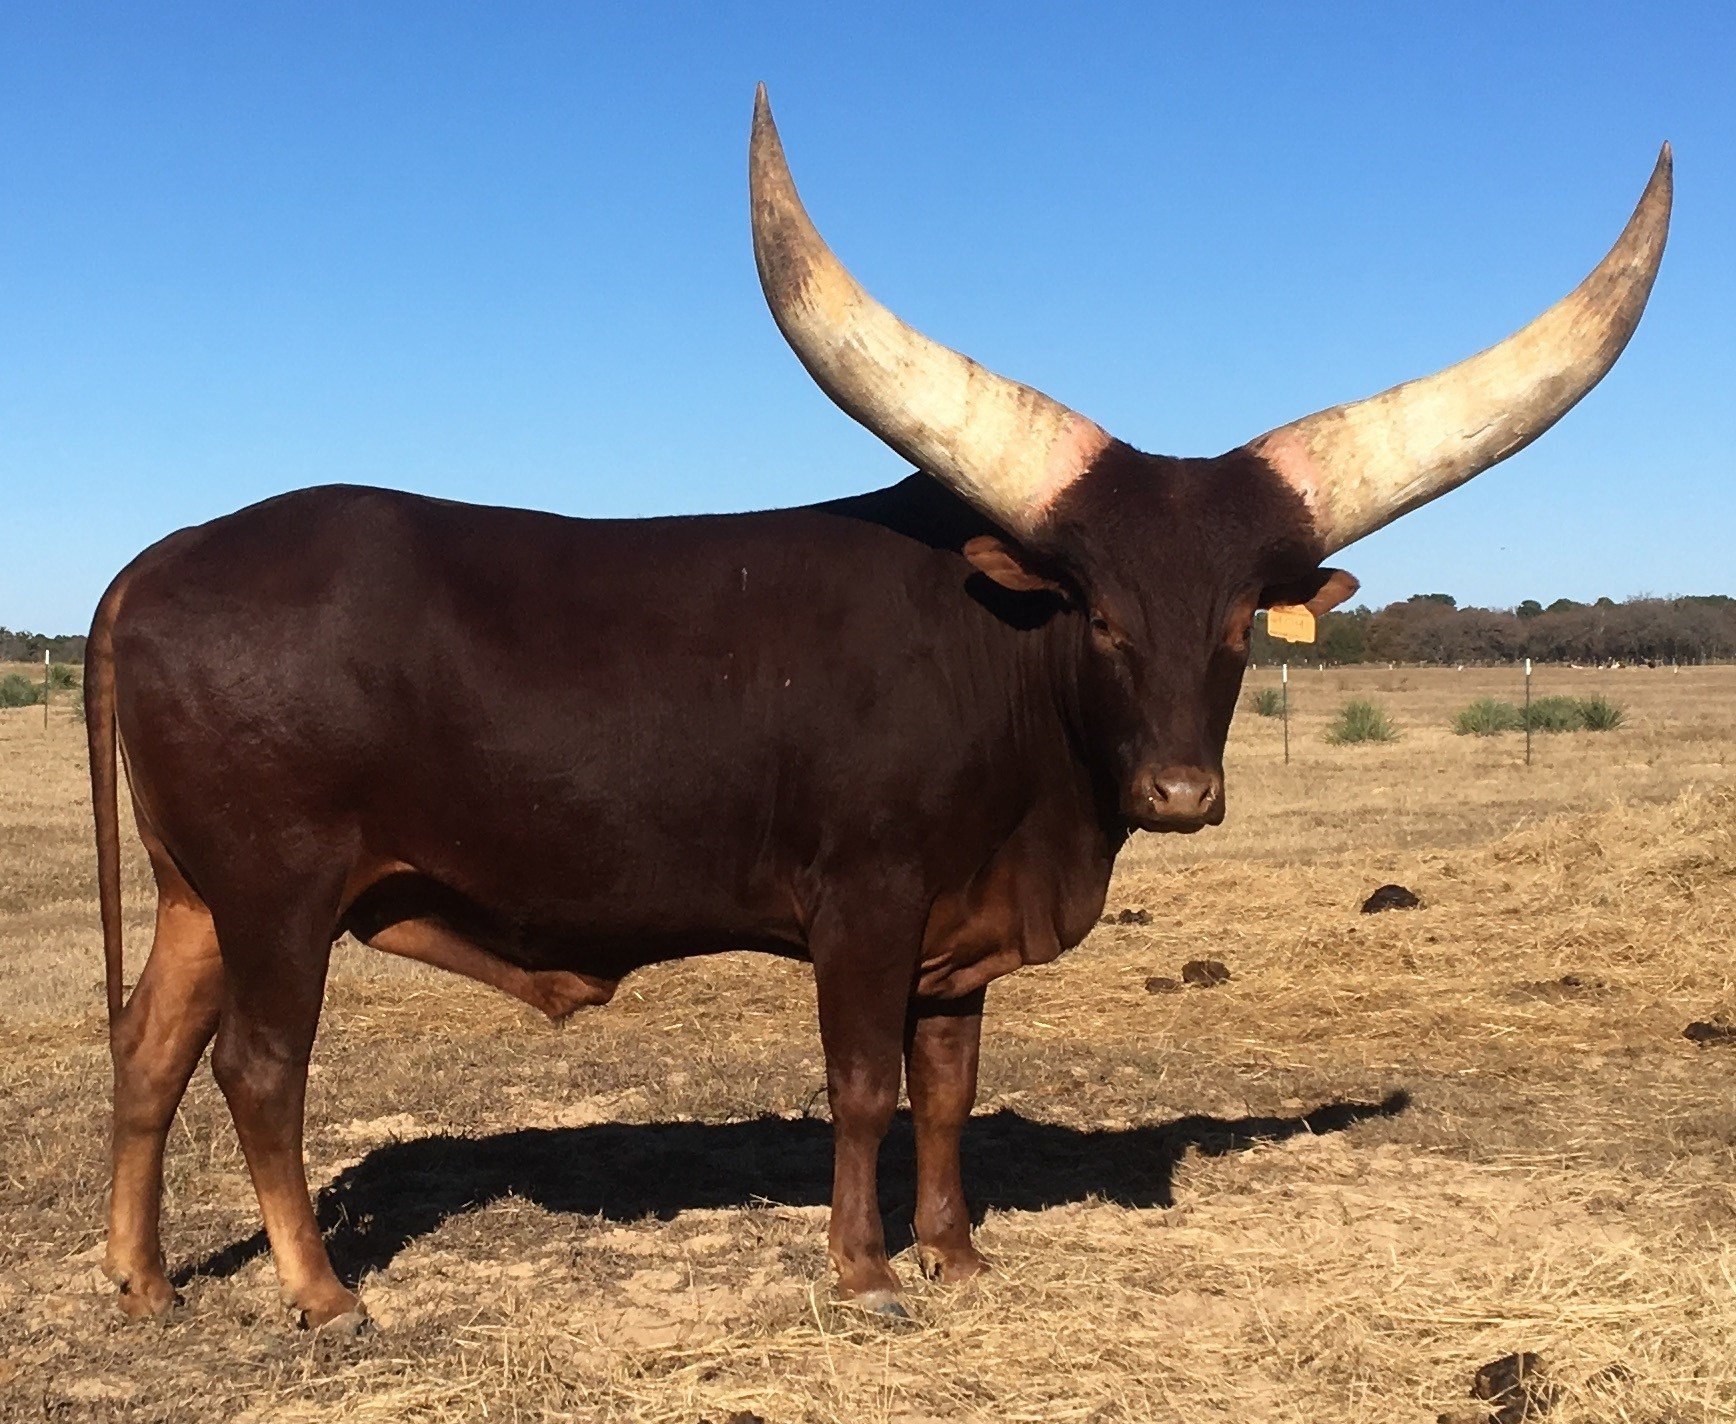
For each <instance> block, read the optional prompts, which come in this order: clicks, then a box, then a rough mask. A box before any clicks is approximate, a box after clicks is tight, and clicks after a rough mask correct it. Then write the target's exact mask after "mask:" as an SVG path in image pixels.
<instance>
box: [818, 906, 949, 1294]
mask: <svg viewBox="0 0 1736 1424" xmlns="http://www.w3.org/2000/svg"><path fill="white" fill-rule="evenodd" d="M899 899H900V897H899V896H897V895H896V894H895V893H892V894H889V893H886V889H885V887H884V886H876V887H874V893H872V894H864V895H860V896H852V897H851V898H850V899H849V900H848V901H847V902H845V903H834V904H833V905H832V906H831V907H830V908H829V909H828V911H827V912H826V913H825V914H823V915H822V916H820V917H818V918H817V919H816V922H815V925H814V928H813V931H812V933H811V935H810V944H811V946H812V952H813V957H814V980H815V985H816V987H817V989H818V991H819V1005H820V1042H821V1044H822V1046H823V1047H824V1049H825V1054H826V1093H827V1096H828V1098H829V1099H830V1101H831V1105H832V1152H833V1157H832V1221H831V1228H830V1232H829V1235H828V1246H829V1248H830V1254H831V1258H832V1266H833V1268H834V1269H835V1270H836V1271H837V1272H838V1293H839V1295H840V1296H842V1297H843V1298H844V1299H846V1300H854V1301H856V1302H857V1303H858V1304H861V1305H864V1306H866V1307H868V1308H869V1309H870V1310H875V1311H878V1312H880V1313H882V1314H886V1315H903V1314H904V1313H905V1312H904V1307H903V1306H902V1305H901V1304H900V1303H899V1299H898V1277H897V1276H895V1275H894V1274H893V1272H892V1266H891V1263H890V1262H888V1261H887V1259H886V1236H885V1232H884V1231H883V1230H882V1228H881V1222H880V1198H879V1192H878V1187H877V1184H876V1180H875V1176H876V1168H877V1166H878V1164H879V1160H880V1143H881V1141H882V1139H883V1138H884V1137H885V1136H886V1129H887V1128H888V1127H889V1126H890V1125H891V1123H892V1114H893V1113H894V1111H896V1109H897V1107H898V1079H899V1070H900V1067H901V1063H900V1059H901V1057H902V1054H901V1052H900V1050H901V1048H902V1046H903V1041H904V1017H905V1006H906V1004H907V1003H908V1001H909V999H910V991H911V986H912V984H913V982H914V979H915V975H916V964H917V959H918V956H919V953H920V946H921V909H920V907H919V906H917V905H914V904H913V905H909V906H906V907H904V910H903V912H902V913H900V908H899ZM852 908H853V909H854V913H852Z"/></svg>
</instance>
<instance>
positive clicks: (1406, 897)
mask: <svg viewBox="0 0 1736 1424" xmlns="http://www.w3.org/2000/svg"><path fill="white" fill-rule="evenodd" d="M1422 903H1423V902H1422V897H1421V896H1420V895H1418V894H1417V892H1416V891H1414V890H1407V889H1406V888H1405V887H1404V886H1403V885H1382V886H1381V887H1380V889H1378V890H1376V891H1375V892H1374V894H1372V895H1370V896H1369V897H1368V898H1367V899H1366V900H1364V901H1363V902H1362V913H1363V914H1365V915H1377V914H1379V913H1380V912H1381V911H1382V910H1415V909H1419V908H1421V906H1422Z"/></svg>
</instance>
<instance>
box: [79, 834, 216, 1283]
mask: <svg viewBox="0 0 1736 1424" xmlns="http://www.w3.org/2000/svg"><path fill="white" fill-rule="evenodd" d="M150 848H151V851H152V855H151V863H152V867H153V869H154V870H155V872H156V877H157V930H156V936H155V938H154V939H153V940H152V942H151V954H150V958H149V959H147V960H146V962H145V968H144V972H143V973H142V974H141V975H140V976H139V982H138V987H137V988H136V989H134V990H133V995H132V998H131V999H129V1000H128V1001H127V1006H126V1008H125V1009H123V1010H122V1011H121V1014H120V1017H119V1018H118V1019H117V1020H116V1021H115V1024H114V1028H113V1030H112V1032H111V1033H110V1036H109V1051H110V1054H111V1056H112V1057H113V1059H114V1124H113V1130H112V1138H111V1148H112V1154H113V1156H112V1161H113V1179H112V1187H111V1190H110V1193H109V1210H108V1251H107V1256H106V1258H105V1266H106V1269H107V1271H108V1275H109V1278H110V1279H111V1280H113V1281H114V1283H115V1284H116V1285H117V1286H119V1287H120V1303H121V1309H123V1310H124V1311H126V1313H127V1314H128V1315H134V1316H144V1315H160V1314H162V1313H163V1312H164V1311H166V1310H168V1309H169V1308H170V1307H171V1306H172V1305H174V1303H175V1292H174V1288H173V1287H172V1286H170V1284H169V1279H168V1277H167V1276H166V1275H165V1274H164V1272H163V1248H162V1238H161V1235H160V1226H159V1222H160V1219H161V1215H162V1204H163V1148H164V1144H165V1142H166V1141H167V1139H168V1135H169V1124H170V1123H171V1122H173V1121H174V1117H175V1110H176V1108H178V1107H179V1106H180V1103H181V1095H182V1094H183V1093H184V1092H185V1091H186V1088H187V1080H188V1079H189V1078H190V1077H192V1075H193V1069H194V1067H195V1066H196V1065H197V1064H198V1062H199V1055H200V1054H201V1053H203V1052H204V1051H205V1045H206V1044H208V1043H209V1042H210V1041H211V1035H212V1033H213V1032H214V1031H215V1030H216V1027H217V1012H218V1001H219V998H220V995H221V993H222V985H223V965H222V961H221V960H220V959H219V958H218V955H217V934H216V931H215V929H214V928H213V927H212V923H211V914H210V911H208V910H207V909H206V908H205V906H204V905H203V904H202V903H201V902H200V900H199V899H198V897H197V896H196V895H194V893H193V892H192V890H191V889H190V888H189V887H188V885H187V882H186V881H185V880H184V879H182V877H181V875H180V873H179V872H178V871H176V870H175V868H174V866H173V865H172V864H171V863H170V862H169V860H168V858H167V856H165V855H163V854H162V853H161V849H160V847H155V846H152V847H150Z"/></svg>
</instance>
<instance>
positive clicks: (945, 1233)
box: [904, 989, 985, 1282]
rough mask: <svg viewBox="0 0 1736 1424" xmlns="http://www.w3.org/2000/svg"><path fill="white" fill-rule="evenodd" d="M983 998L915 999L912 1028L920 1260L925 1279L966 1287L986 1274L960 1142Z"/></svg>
mask: <svg viewBox="0 0 1736 1424" xmlns="http://www.w3.org/2000/svg"><path fill="white" fill-rule="evenodd" d="M982 1024H983V991H982V990H980V989H979V990H977V991H976V993H974V994H969V995H966V996H965V997H963V998H960V999H920V998H918V999H912V1000H911V1001H910V1020H909V1023H908V1025H907V1026H906V1029H905V1047H904V1053H905V1058H906V1060H907V1061H908V1063H909V1072H908V1075H907V1079H906V1082H907V1090H908V1092H909V1094H910V1111H911V1116H912V1117H913V1118H914V1119H915V1123H916V1255H917V1259H918V1260H919V1261H920V1262H921V1263H922V1269H923V1272H924V1274H926V1275H927V1276H929V1277H930V1278H931V1279H933V1280H938V1281H947V1282H952V1281H962V1280H966V1279H968V1278H969V1277H971V1276H974V1275H976V1274H978V1273H979V1272H980V1271H982V1270H984V1269H985V1265H984V1262H983V1258H982V1257H981V1256H979V1255H978V1254H977V1250H976V1247H975V1246H973V1245H972V1244H971V1239H970V1208H969V1206H968V1205H967V1203H966V1202H965V1196H964V1181H963V1177H962V1175H961V1172H960V1168H959V1135H960V1134H961V1133H962V1132H963V1131H964V1124H965V1120H966V1119H967V1118H969V1117H970V1110H971V1107H972V1106H973V1105H974V1104H975V1102H976V1086H977V1049H978V1045H979V1044H980V1042H981V1039H982Z"/></svg>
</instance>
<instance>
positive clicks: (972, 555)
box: [963, 534, 1065, 594]
mask: <svg viewBox="0 0 1736 1424" xmlns="http://www.w3.org/2000/svg"><path fill="white" fill-rule="evenodd" d="M963 553H964V556H965V558H967V559H969V560H970V561H971V563H972V564H974V565H975V566H976V571H977V572H978V573H979V574H982V575H984V576H985V577H987V578H991V579H993V580H994V581H995V582H996V583H998V584H999V585H1000V586H1001V587H1002V588H1010V589H1011V590H1012V591H1013V592H1014V593H1040V592H1042V591H1043V590H1045V589H1046V590H1048V591H1049V592H1050V593H1063V594H1064V593H1065V589H1064V588H1063V587H1062V586H1061V585H1060V584H1058V583H1056V582H1055V580H1054V579H1052V578H1049V577H1047V576H1045V575H1043V574H1040V573H1038V572H1037V571H1036V570H1035V569H1033V568H1031V566H1030V565H1029V564H1028V563H1027V562H1026V561H1025V556H1023V555H1022V554H1020V553H1019V551H1018V550H1016V549H1014V548H1013V547H1012V546H1011V545H1008V544H1003V543H1002V542H1001V541H1000V540H999V539H997V538H995V537H994V535H992V534H979V535H977V536H976V538H974V539H971V540H969V541H968V542H966V544H965V546H964V550H963Z"/></svg>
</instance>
